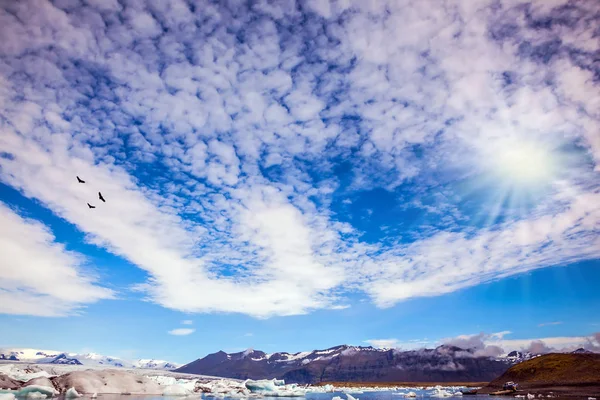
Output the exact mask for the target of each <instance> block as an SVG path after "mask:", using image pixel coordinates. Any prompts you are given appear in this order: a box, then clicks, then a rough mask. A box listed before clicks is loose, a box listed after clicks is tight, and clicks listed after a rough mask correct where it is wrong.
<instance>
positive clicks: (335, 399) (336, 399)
mask: <svg viewBox="0 0 600 400" xmlns="http://www.w3.org/2000/svg"><path fill="white" fill-rule="evenodd" d="M331 400H343V399H342V398H341V397H340V396H334V397H333V398H332V399H331Z"/></svg>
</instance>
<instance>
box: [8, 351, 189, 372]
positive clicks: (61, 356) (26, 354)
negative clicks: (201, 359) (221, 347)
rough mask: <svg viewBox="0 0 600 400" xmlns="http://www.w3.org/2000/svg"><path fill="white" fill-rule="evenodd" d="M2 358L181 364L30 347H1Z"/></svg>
mask: <svg viewBox="0 0 600 400" xmlns="http://www.w3.org/2000/svg"><path fill="white" fill-rule="evenodd" d="M0 360H5V361H21V362H30V363H36V364H55V365H89V366H107V367H117V368H141V369H160V370H173V369H175V368H177V367H179V366H180V365H179V364H176V363H173V362H169V361H165V360H155V359H137V360H131V361H130V360H124V359H121V358H119V357H111V356H104V355H101V354H97V353H69V352H63V351H55V350H40V349H29V348H12V349H10V348H3V349H0Z"/></svg>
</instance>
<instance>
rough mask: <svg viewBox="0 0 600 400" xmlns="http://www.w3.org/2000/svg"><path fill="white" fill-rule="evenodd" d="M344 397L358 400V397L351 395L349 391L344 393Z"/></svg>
mask: <svg viewBox="0 0 600 400" xmlns="http://www.w3.org/2000/svg"><path fill="white" fill-rule="evenodd" d="M346 397H348V400H359V399H357V398H355V397H353V396H352V395H351V394H350V393H346Z"/></svg>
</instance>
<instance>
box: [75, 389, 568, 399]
mask: <svg viewBox="0 0 600 400" xmlns="http://www.w3.org/2000/svg"><path fill="white" fill-rule="evenodd" d="M410 391H413V392H415V393H416V394H417V397H416V400H422V399H431V400H442V399H441V398H439V397H433V396H431V395H430V394H431V392H432V391H431V390H415V389H410ZM406 392H408V390H402V391H398V392H396V391H377V392H364V393H358V392H357V393H352V392H351V393H350V394H351V395H352V396H353V397H355V398H356V399H357V400H412V399H409V398H406V397H404V396H402V395H401V393H406ZM334 396H340V397H341V398H342V399H346V394H345V393H342V392H334V393H308V394H307V395H306V399H307V400H331V399H332V398H333V397H334ZM199 397H200V396H190V397H168V399H169V400H191V399H194V398H196V399H197V398H199ZM202 398H203V399H206V400H221V399H222V398H216V397H208V396H202ZM81 399H82V400H91V397H89V396H83V397H82V398H81ZM165 399H167V398H166V397H163V396H156V395H150V396H138V395H121V394H104V395H99V396H98V399H97V400H165ZM224 399H225V400H240V399H238V398H235V399H234V398H230V397H225V398H224ZM286 399H287V400H304V399H303V398H298V397H295V398H291V397H263V398H261V399H258V400H286ZM483 399H485V400H515V398H514V397H512V396H489V395H475V396H464V397H457V396H452V397H446V398H445V400H483ZM253 400H254V399H253ZM552 400H565V398H564V397H562V398H561V397H554V398H552ZM569 400H573V398H569Z"/></svg>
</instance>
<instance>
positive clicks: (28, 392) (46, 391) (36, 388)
mask: <svg viewBox="0 0 600 400" xmlns="http://www.w3.org/2000/svg"><path fill="white" fill-rule="evenodd" d="M32 393H39V394H43V395H45V396H46V397H54V396H58V390H56V389H54V388H53V387H49V386H41V385H30V386H25V387H22V388H21V389H19V390H17V391H16V393H15V395H16V396H17V397H29V398H32V397H31V396H37V395H32ZM37 398H39V397H37Z"/></svg>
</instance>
